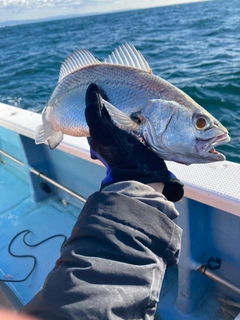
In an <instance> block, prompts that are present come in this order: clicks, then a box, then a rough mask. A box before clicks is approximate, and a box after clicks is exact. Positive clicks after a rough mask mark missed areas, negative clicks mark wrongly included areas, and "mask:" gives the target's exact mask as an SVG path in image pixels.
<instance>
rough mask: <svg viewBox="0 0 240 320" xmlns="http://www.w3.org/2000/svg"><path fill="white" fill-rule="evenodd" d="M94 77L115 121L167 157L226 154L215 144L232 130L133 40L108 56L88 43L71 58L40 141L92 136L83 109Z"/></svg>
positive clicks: (206, 158) (193, 159)
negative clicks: (155, 67)
mask: <svg viewBox="0 0 240 320" xmlns="http://www.w3.org/2000/svg"><path fill="white" fill-rule="evenodd" d="M90 83H96V84H97V85H98V86H99V87H100V88H101V89H102V90H103V92H104V94H105V97H104V98H105V99H106V100H107V101H109V103H108V102H106V101H105V104H106V107H107V109H108V112H109V113H110V115H111V116H112V118H113V121H114V122H115V123H116V124H117V125H118V126H119V127H121V128H122V129H124V130H127V131H130V132H132V133H133V134H135V135H136V136H137V137H138V138H139V140H141V141H146V142H147V145H148V146H149V147H150V148H151V149H152V150H153V151H154V152H155V153H156V154H157V155H158V156H159V157H161V158H162V159H164V160H172V161H176V162H180V163H184V164H191V163H207V162H214V161H221V160H224V159H225V156H224V155H223V154H221V153H219V152H217V151H216V150H215V149H214V147H216V146H217V145H220V144H223V143H227V142H228V141H229V140H230V137H229V135H228V131H227V130H226V129H225V128H224V127H223V126H222V124H221V123H220V122H219V121H218V120H216V119H215V118H214V117H213V116H212V115H211V114H210V113H208V112H207V111H206V110H205V109H204V108H202V107H201V106H200V105H198V104H197V103H196V102H195V101H194V100H193V99H191V98H190V97H189V96H188V95H186V94H185V93H184V92H183V91H181V90H180V89H178V88H176V87H175V86H173V85H171V84H170V83H169V82H167V81H166V80H163V79H162V78H160V77H158V76H155V75H154V74H153V73H152V71H151V69H150V67H149V65H148V63H147V61H146V60H145V59H144V57H143V56H142V54H141V53H140V52H139V51H138V50H136V48H135V47H134V46H133V45H130V44H124V45H122V46H120V47H119V48H117V49H116V50H115V51H114V52H113V53H112V54H111V55H110V56H109V57H108V58H107V59H106V60H104V61H103V62H100V61H99V60H97V59H96V58H95V57H94V56H93V55H92V54H91V53H90V52H89V51H87V50H83V49H81V50H77V51H75V52H73V53H72V54H71V55H70V56H69V57H68V58H66V60H65V61H64V62H63V64H62V66H61V69H60V75H59V81H58V84H57V86H56V88H55V90H54V91H53V93H52V95H51V97H50V99H49V101H48V102H47V104H46V106H45V108H44V110H43V112H42V121H43V124H42V125H40V126H39V127H37V129H36V139H35V142H36V144H40V143H43V142H45V141H46V140H47V141H48V143H49V146H50V148H51V149H54V148H55V147H56V146H57V145H58V144H59V143H60V142H61V141H62V139H63V135H64V134H67V135H72V136H77V137H84V136H89V131H88V126H87V124H86V120H85V116H84V111H85V93H86V89H87V87H88V86H89V84H90Z"/></svg>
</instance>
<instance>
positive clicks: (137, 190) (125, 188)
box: [102, 181, 179, 219]
mask: <svg viewBox="0 0 240 320" xmlns="http://www.w3.org/2000/svg"><path fill="white" fill-rule="evenodd" d="M102 191H103V192H118V193H120V194H124V195H125V196H128V197H131V198H133V199H136V200H139V201H141V202H143V203H146V204H148V205H150V206H151V207H154V208H156V209H158V210H160V211H162V212H164V213H165V214H166V215H167V216H168V217H169V218H170V219H175V218H177V217H178V216H179V213H178V211H177V209H176V208H175V205H174V204H173V202H171V201H168V200H167V199H166V197H165V196H164V195H163V194H162V193H159V192H156V191H155V190H154V189H153V188H152V187H150V186H148V185H146V184H143V183H141V182H138V181H121V182H117V183H113V184H111V185H109V186H107V187H104V188H103V189H102Z"/></svg>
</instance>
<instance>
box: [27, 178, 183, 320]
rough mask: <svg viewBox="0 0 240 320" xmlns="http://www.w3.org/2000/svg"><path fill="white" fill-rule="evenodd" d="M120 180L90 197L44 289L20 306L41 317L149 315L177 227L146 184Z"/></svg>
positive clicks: (170, 261) (147, 319) (101, 319)
mask: <svg viewBox="0 0 240 320" xmlns="http://www.w3.org/2000/svg"><path fill="white" fill-rule="evenodd" d="M122 187H123V185H121V187H120V185H117V184H116V185H115V186H112V188H118V192H115V191H113V189H105V191H104V192H96V193H94V194H93V195H92V196H90V197H89V199H88V201H87V202H86V204H85V206H84V208H83V209H82V211H81V214H80V216H79V218H78V220H77V222H76V224H75V226H74V228H73V230H72V234H71V236H70V238H69V239H68V240H67V242H66V243H65V244H64V247H63V248H62V252H61V257H60V258H59V259H58V261H57V262H56V265H55V267H54V269H53V270H52V271H51V272H50V273H49V275H48V276H47V278H46V280H45V282H44V285H43V288H42V290H41V291H40V292H39V293H37V295H36V296H35V297H34V298H33V299H32V300H31V301H30V302H29V303H28V304H27V305H26V306H24V307H23V309H22V311H21V312H23V313H27V314H30V315H33V316H36V317H38V318H39V319H44V320H80V319H84V320H119V319H124V320H126V319H131V320H134V319H135V320H140V319H143V320H153V319H154V314H155V312H156V308H157V302H158V299H159V292H160V288H161V285H162V281H163V277H164V273H165V269H166V266H167V265H174V264H176V263H177V262H178V258H179V251H180V239H181V229H180V228H179V227H178V226H177V225H176V224H175V223H174V222H173V221H172V220H171V219H169V218H168V217H167V216H166V215H165V214H164V213H163V212H161V211H160V210H159V209H157V208H156V206H157V207H158V205H157V201H156V197H154V196H153V197H152V198H151V197H150V194H151V193H152V190H151V188H145V187H143V186H142V187H141V186H140V185H138V186H137V185H136V184H135V183H134V184H132V183H130V184H128V185H126V190H123V189H122ZM134 188H135V191H136V193H135V195H138V196H139V195H141V194H142V192H146V191H147V190H148V191H149V193H147V194H148V197H147V199H154V201H153V202H152V203H154V204H155V207H152V206H150V205H149V204H146V203H145V202H142V201H140V200H139V199H138V196H137V197H134ZM120 190H121V191H120ZM124 193H126V194H124ZM128 194H132V195H133V197H130V196H128ZM145 195H146V194H145ZM158 197H159V201H160V202H161V203H162V206H163V204H164V202H166V203H167V204H166V206H167V207H168V201H166V200H165V199H164V197H162V196H161V195H158ZM139 198H144V199H145V200H146V197H144V196H143V197H142V196H140V197H139ZM56 223H57V221H56Z"/></svg>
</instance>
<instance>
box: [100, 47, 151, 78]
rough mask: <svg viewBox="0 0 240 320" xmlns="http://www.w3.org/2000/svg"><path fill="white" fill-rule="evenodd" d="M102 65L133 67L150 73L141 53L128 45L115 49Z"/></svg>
mask: <svg viewBox="0 0 240 320" xmlns="http://www.w3.org/2000/svg"><path fill="white" fill-rule="evenodd" d="M104 63H105V64H117V65H123V66H128V67H133V68H137V69H141V70H144V71H146V72H149V73H152V70H151V68H150V67H149V64H148V63H147V61H146V59H145V58H144V57H143V55H142V54H141V52H140V51H138V50H137V49H136V48H135V47H134V46H133V45H132V44H129V43H125V44H123V45H121V46H120V47H118V48H117V49H115V50H114V51H113V53H112V54H111V55H110V56H109V57H108V58H107V59H105V60H104Z"/></svg>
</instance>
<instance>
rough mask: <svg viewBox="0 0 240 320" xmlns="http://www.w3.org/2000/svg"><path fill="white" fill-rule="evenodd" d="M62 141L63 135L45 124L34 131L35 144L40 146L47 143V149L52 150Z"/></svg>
mask: <svg viewBox="0 0 240 320" xmlns="http://www.w3.org/2000/svg"><path fill="white" fill-rule="evenodd" d="M62 140H63V133H62V132H61V131H55V130H53V128H52V127H51V126H50V125H49V124H47V123H43V124H41V125H40V126H38V127H37V128H36V130H35V143H36V144H41V143H44V142H45V141H48V144H49V147H50V148H51V149H52V150H53V149H54V148H56V147H57V146H58V145H59V144H60V143H61V141H62Z"/></svg>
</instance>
